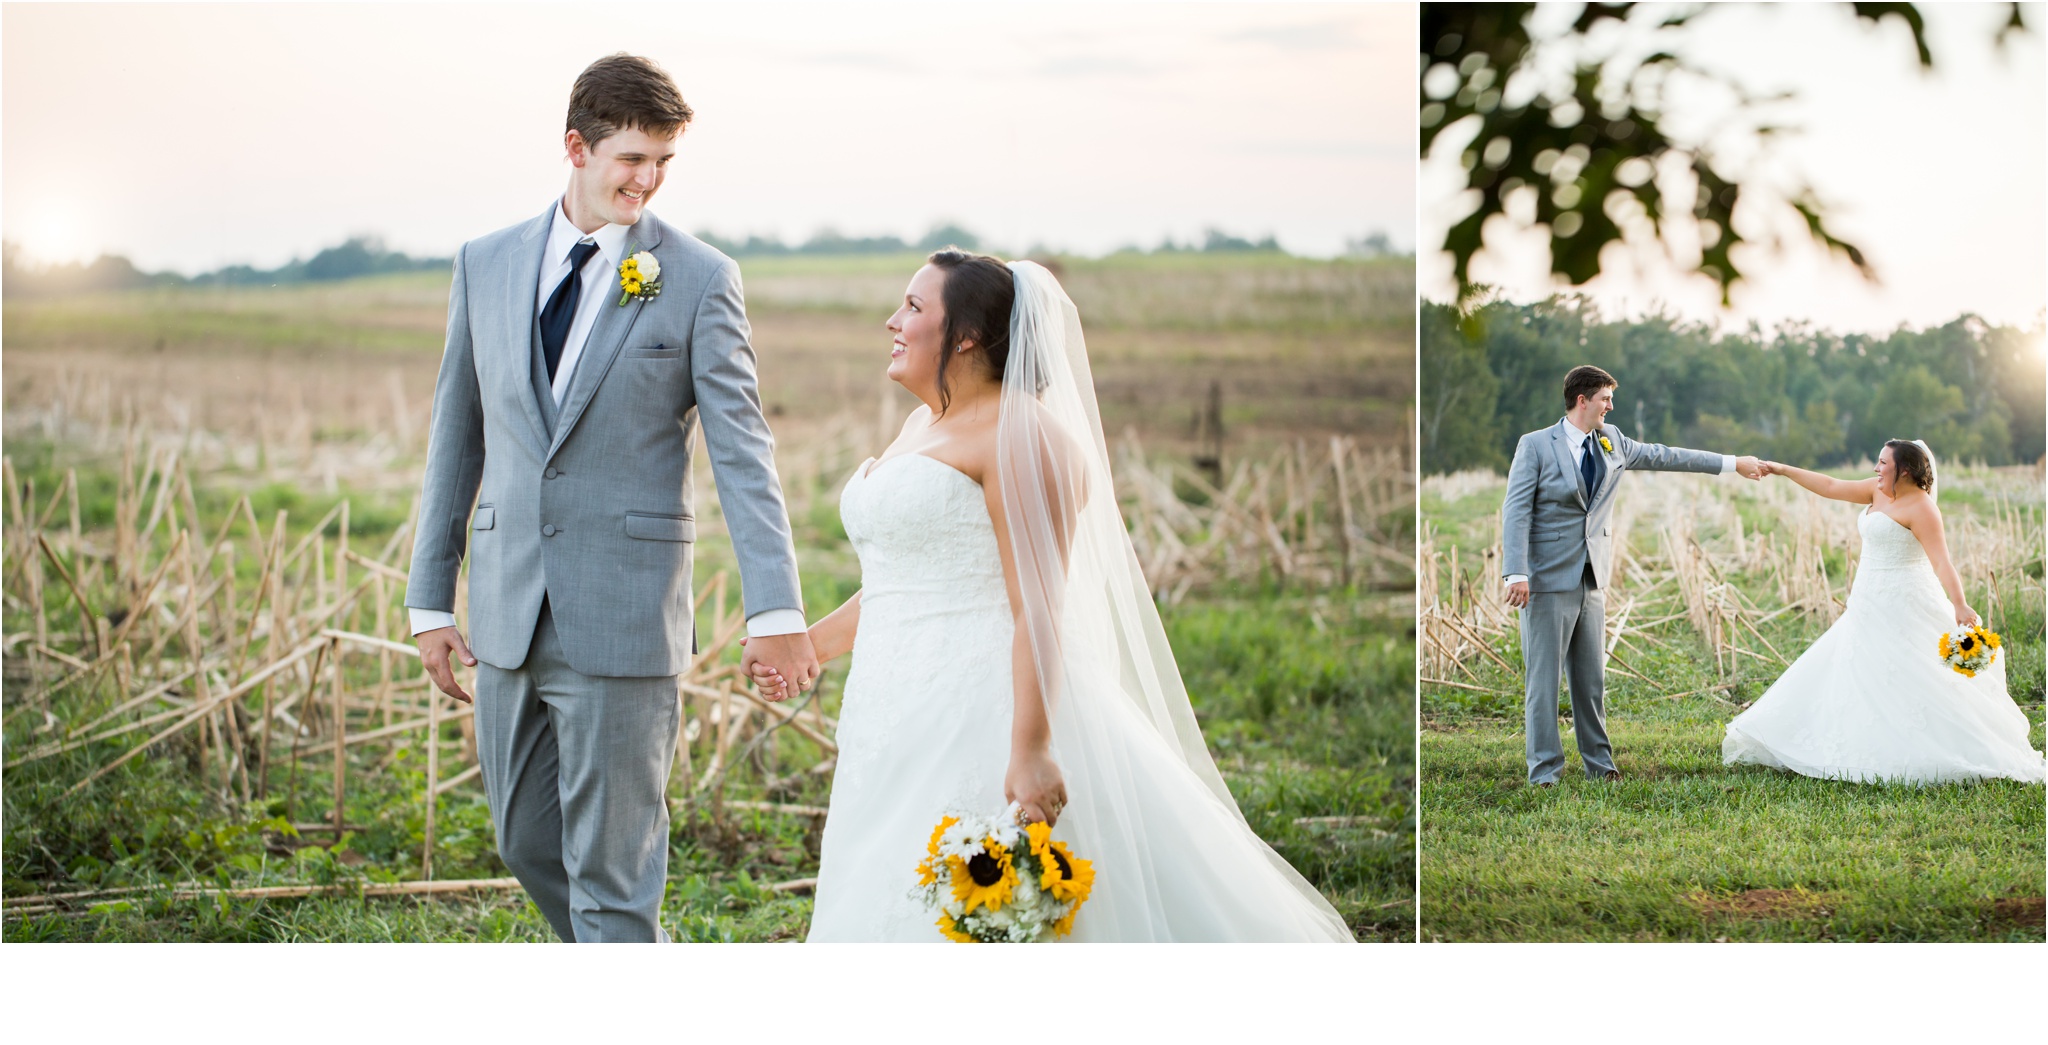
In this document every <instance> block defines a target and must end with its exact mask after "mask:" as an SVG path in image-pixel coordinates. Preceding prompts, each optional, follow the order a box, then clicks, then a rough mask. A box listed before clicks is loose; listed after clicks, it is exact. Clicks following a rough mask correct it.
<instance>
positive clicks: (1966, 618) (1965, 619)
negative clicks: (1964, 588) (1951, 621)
mask: <svg viewBox="0 0 2048 1045" xmlns="http://www.w3.org/2000/svg"><path fill="white" fill-rule="evenodd" d="M1982 622H1983V618H1981V617H1979V616H1977V611H1976V610H1973V609H1971V608H1970V604H1969V603H1967V602H1959V603H1957V604H1956V623H1957V624H1959V625H1961V626H1963V627H1965V628H1974V627H1976V626H1977V625H1978V624H1980V623H1982Z"/></svg>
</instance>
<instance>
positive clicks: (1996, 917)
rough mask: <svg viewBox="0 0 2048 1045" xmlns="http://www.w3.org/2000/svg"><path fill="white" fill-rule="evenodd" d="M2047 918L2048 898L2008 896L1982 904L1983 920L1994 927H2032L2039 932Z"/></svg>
mask: <svg viewBox="0 0 2048 1045" xmlns="http://www.w3.org/2000/svg"><path fill="white" fill-rule="evenodd" d="M2044 918H2048V898H2043V897H2039V896H2008V897H2006V898H2005V899H2002V900H1993V901H1991V902H1990V903H1988V904H1985V905H1984V920H1985V921H1986V922H1988V923H1990V925H1991V927H1992V928H1994V929H2032V930H2034V931H2035V932H2041V931H2042V929H2043V926H2044Z"/></svg>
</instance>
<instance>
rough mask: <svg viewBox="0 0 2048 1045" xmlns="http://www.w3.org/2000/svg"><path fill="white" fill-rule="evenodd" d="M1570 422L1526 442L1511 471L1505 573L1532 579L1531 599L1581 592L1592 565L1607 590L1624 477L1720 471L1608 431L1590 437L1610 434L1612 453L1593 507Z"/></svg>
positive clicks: (1713, 463) (1708, 461)
mask: <svg viewBox="0 0 2048 1045" xmlns="http://www.w3.org/2000/svg"><path fill="white" fill-rule="evenodd" d="M1570 423H1571V422H1569V421H1563V420H1560V421H1558V423H1556V424H1554V425H1551V426H1550V427H1549V428H1545V429H1542V430H1541V431H1535V432H1530V433H1529V434H1528V435H1525V436H1523V437H1522V439H1521V441H1520V442H1518V443H1516V444H1515V460H1514V463H1512V464H1510V465H1509V466H1508V494H1507V499H1506V500H1505V501H1503V502H1502V503H1501V508H1500V543H1501V571H1500V572H1501V576H1503V577H1508V576H1513V575H1515V574H1521V575H1523V576H1526V577H1528V578H1529V590H1530V591H1532V592H1535V591H1573V590H1576V589H1577V588H1578V586H1579V577H1580V575H1581V574H1583V573H1584V572H1585V567H1586V563H1587V562H1588V561H1589V560H1590V561H1591V562H1592V564H1593V579H1594V581H1595V583H1597V584H1598V585H1599V586H1600V587H1602V588H1605V587H1607V580H1608V575H1609V573H1610V572H1611V571H1612V570H1613V568H1614V534H1613V532H1612V530H1613V527H1612V526H1611V520H1612V519H1613V518H1614V495H1615V490H1616V489H1617V488H1618V487H1619V485H1620V483H1621V473H1622V472H1624V471H1626V470H1628V469H1631V468H1635V469H1641V470H1643V471H1648V472H1713V473H1718V472H1720V471H1721V455H1720V454H1715V453H1708V452H1706V451H1704V450H1685V449H1681V448H1679V447H1675V446H1664V445H1662V444H1659V443H1638V442H1636V441H1635V440H1633V439H1630V438H1629V437H1628V436H1625V435H1623V434H1621V429H1619V428H1616V427H1614V426H1613V425H1602V426H1600V429H1599V430H1598V431H1596V432H1594V433H1593V434H1592V435H1590V436H1588V437H1587V438H1589V439H1594V438H1598V437H1600V436H1602V435H1604V436H1606V437H1607V441H1608V443H1609V444H1610V445H1612V446H1613V447H1614V449H1613V450H1611V451H1610V450H1606V449H1602V450H1601V460H1602V461H1604V462H1605V463H1606V465H1607V474H1606V475H1605V476H1603V477H1602V478H1601V481H1600V488H1599V489H1597V490H1595V491H1593V497H1592V500H1591V502H1590V503H1589V502H1588V501H1587V499H1586V492H1585V489H1586V488H1585V482H1584V481H1583V480H1582V479H1581V478H1580V477H1579V466H1578V461H1577V459H1576V458H1574V457H1573V455H1572V444H1571V439H1570V438H1569V437H1567V436H1566V435H1565V431H1564V426H1565V425H1568V424H1570Z"/></svg>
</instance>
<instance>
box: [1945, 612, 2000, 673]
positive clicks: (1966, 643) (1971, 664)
mask: <svg viewBox="0 0 2048 1045" xmlns="http://www.w3.org/2000/svg"><path fill="white" fill-rule="evenodd" d="M2001 644H2002V643H2001V641H2000V639H1999V637H1998V633H1997V632H1995V631H1992V630H1991V629H1990V628H1987V627H1985V626H1984V625H1982V624H1976V625H1972V626H1970V627H1967V628H1963V629H1961V630H1959V631H1952V632H1948V633H1946V634H1944V635H1942V637H1941V659H1942V660H1943V661H1945V662H1947V664H1948V666H1949V667H1951V668H1954V669H1956V670H1957V671H1959V672H1961V673H1962V674H1964V675H1965V676H1968V677H1971V678H1975V677H1976V675H1977V673H1978V672H1980V671H1983V670H1984V669H1985V668H1988V667H1990V666H1991V662H1992V661H1994V660H1997V659H1998V647H1999V646H2000V645H2001Z"/></svg>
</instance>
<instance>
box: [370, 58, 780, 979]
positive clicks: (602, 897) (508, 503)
mask: <svg viewBox="0 0 2048 1045" xmlns="http://www.w3.org/2000/svg"><path fill="white" fill-rule="evenodd" d="M692 115H693V113H692V112H691V110H690V107H689V106H688V105H686V104H684V102H683V98H682V94H681V93H680V92H679V91H678V90H677V89H676V86H675V83H674V82H673V81H672V80H670V79H669V77H668V75H667V74H666V73H664V72H662V70H661V69H660V67H659V66H657V65H655V64H654V63H653V62H651V61H648V60H647V59H644V58H636V57H632V56H630V55H625V54H617V55H612V56H610V57H607V58H603V59H600V60H598V61H597V62H596V63H594V64H592V65H591V66H590V67H589V68H588V69H585V70H584V71H583V73H582V75H580V76H578V77H577V79H576V83H575V86H574V87H573V88H572V90H571V92H570V96H569V114H568V129H567V131H566V133H565V135H564V142H565V146H566V149H567V153H568V157H567V158H568V160H569V163H570V166H571V170H570V173H569V186H568V190H567V191H566V192H565V193H564V194H563V195H562V197H561V198H560V199H558V200H555V201H552V202H550V203H549V204H548V207H547V210H546V211H545V212H543V213H542V214H540V215H539V216H537V217H535V218H533V219H531V220H528V221H525V222H521V223H520V224H517V225H514V226H512V227H510V228H507V229H502V230H500V231H498V232H494V233H492V234H490V235H488V236H484V237H483V238H481V239H476V240H472V241H470V242H469V243H466V244H464V245H463V247H462V249H461V250H460V251H459V252H458V253H457V254H456V256H455V280H454V286H453V288H452V289H451V291H450V293H449V299H448V343H447V348H446V350H445V353H444V354H443V356H442V359H441V372H440V376H439V378H438V379H437V380H436V382H435V386H434V410H433V420H432V428H431V432H430V437H429V440H428V445H427V463H426V476H425V479H424V482H423V484H422V489H421V493H420V511H419V529H418V535H417V540H416V543H415V546H414V550H413V560H412V576H411V582H410V584H409V585H408V586H407V588H406V595H405V604H406V606H407V607H409V608H410V609H411V614H412V625H413V632H414V635H415V636H416V640H417V642H418V643H419V648H420V658H421V660H422V661H423V662H424V663H425V665H426V668H427V671H428V673H429V674H430V675H431V676H432V677H433V680H434V683H435V684H436V685H437V686H439V687H440V689H441V690H442V691H443V692H445V693H447V694H448V695H450V696H452V697H454V698H456V699H457V700H462V701H465V702H467V701H469V700H470V699H471V698H470V695H469V694H468V693H467V692H465V691H464V690H463V689H462V687H461V686H460V684H459V683H458V682H457V681H456V678H455V674H454V670H453V664H452V663H451V661H460V662H461V663H463V664H465V665H469V666H471V667H474V668H475V669H476V690H477V692H476V698H475V702H476V726H477V755H478V759H479V761H480V762H481V763H482V766H483V779H484V792H485V794H486V796H487V797H488V798H489V800H490V805H491V817H492V821H493V823H494V826H495V827H496V828H497V835H498V852H499V854H500V855H501V856H502V857H503V858H504V860H505V864H506V866H508V867H509V868H511V870H512V873H513V874H515V875H517V876H518V877H519V881H520V883H521V884H522V885H524V886H525V887H526V891H527V892H528V894H530V895H531V896H532V897H533V900H534V902H535V903H536V904H537V905H538V906H539V907H540V910H541V912H542V913H543V914H544V915H546V916H547V919H548V923H549V924H550V925H552V926H553V927H554V930H555V932H556V933H557V934H558V935H559V936H561V937H562V938H563V939H564V940H574V941H577V942H595V941H614V940H627V941H630V940H664V939H666V938H667V937H666V934H665V933H663V931H662V929H661V925H660V919H659V915H660V908H661V900H662V893H663V889H664V886H665V885H666V883H667V877H668V822H669V819H668V804H667V786H668V771H669V765H670V763H671V762H672V761H673V759H674V757H675V744H676V729H677V725H678V719H679V713H680V709H679V706H678V702H677V683H678V676H679V675H681V674H682V672H683V671H684V670H685V669H686V668H687V667H688V666H689V663H690V657H691V655H692V654H693V653H694V652H695V644H694V635H695V629H694V627H693V623H692V620H691V607H692V605H693V604H692V601H691V596H690V564H691V557H692V551H693V546H694V542H695V541H696V536H697V524H696V516H695V511H694V508H693V505H692V501H691V478H690V457H691V449H692V444H693V442H694V437H693V432H692V429H693V425H694V424H697V423H701V424H702V425H703V429H704V441H705V445H706V446H707V447H708V448H709V450H710V455H711V463H712V474H713V478H714V479H716V481H717V483H718V492H719V503H720V506H721V508H722V509H723V515H724V518H725V524H726V528H727V530H728V531H729V532H730V534H731V537H732V543H733V550H734V553H735V555H736V557H737V558H738V560H739V567H740V578H741V587H742V597H743V599H744V602H745V607H746V611H747V613H748V614H749V616H748V618H747V633H748V635H749V636H750V637H751V638H750V641H749V643H748V646H747V651H746V655H745V660H746V665H745V668H746V670H749V671H750V670H751V667H752V665H753V664H754V663H755V662H764V663H766V664H768V665H770V666H771V667H773V668H775V669H776V670H777V671H779V672H780V673H781V675H782V676H783V678H784V679H786V680H787V681H789V682H791V683H794V684H795V685H796V686H797V687H798V688H803V687H806V686H808V685H810V683H811V681H812V679H813V678H814V677H815V676H816V674H817V672H818V665H817V657H816V655H815V654H814V653H813V652H812V650H811V644H810V639H809V636H808V634H807V633H806V632H805V627H804V616H803V600H802V598H801V595H800V588H799V585H798V581H797V570H796V552H795V547H794V545H793V544H792V543H791V540H790V529H789V519H788V516H787V513H786V512H785V510H784V508H783V503H782V487H781V483H780V480H779V479H778V478H777V477H776V474H775V462H774V457H773V452H774V440H773V438H772V437H771V436H770V434H769V431H768V425H767V422H766V421H765V420H764V419H763V418H762V415H761V401H760V396H759V394H758V392H757V390H756V387H755V375H754V351H753V348H752V347H751V346H750V345H749V344H748V333H749V331H748V326H747V316H746V309H745V306H744V305H743V304H742V301H741V296H740V277H739V269H738V266H737V265H735V264H734V263H733V261H732V260H731V259H730V258H727V257H725V256H724V255H722V254H720V253H719V252H718V251H716V250H713V249H712V248H710V247H708V246H706V245H704V244H703V243H702V242H699V241H698V240H696V239H694V238H692V237H690V236H688V235H685V234H684V233H682V232H679V231H677V230H676V229H674V228H671V227H670V226H668V225H666V224H664V223H663V222H662V221H661V220H660V219H658V218H656V217H654V216H653V215H651V214H648V213H646V211H645V208H646V205H647V201H648V200H649V199H651V198H652V197H653V195H654V193H655V191H656V190H657V189H659V188H660V187H661V183H662V180H663V177H664V176H665V174H666V171H667V167H668V163H669V160H670V159H671V158H672V157H673V156H674V155H675V150H676V143H677V142H678V140H679V139H680V138H681V136H682V132H683V129H684V126H685V125H686V124H688V123H689V121H690V118H691V116H692ZM472 506H473V510H472ZM465 549H466V551H467V554H468V557H469V608H470V621H469V625H470V638H471V640H473V643H474V646H473V647H472V646H471V645H470V644H467V643H465V642H464V641H463V637H462V633H461V632H460V631H459V630H458V629H457V627H456V623H457V622H456V620H455V617H454V614H453V609H454V606H455V583H456V576H457V573H458V572H459V570H460V568H461V564H462V559H463V556H464V554H465ZM472 648H473V649H474V652H473V653H472V652H471V650H472Z"/></svg>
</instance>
